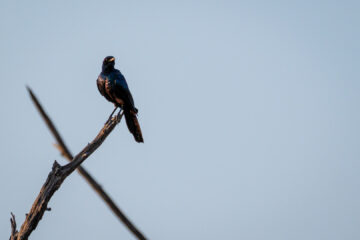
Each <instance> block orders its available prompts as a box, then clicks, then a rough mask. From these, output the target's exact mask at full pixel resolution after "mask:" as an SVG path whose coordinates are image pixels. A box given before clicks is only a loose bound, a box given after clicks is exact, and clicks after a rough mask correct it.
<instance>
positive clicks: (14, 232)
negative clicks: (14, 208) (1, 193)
mask: <svg viewBox="0 0 360 240" xmlns="http://www.w3.org/2000/svg"><path fill="white" fill-rule="evenodd" d="M10 223H11V236H10V240H15V239H16V238H17V234H18V231H17V230H16V220H15V215H14V214H13V213H11V218H10Z"/></svg>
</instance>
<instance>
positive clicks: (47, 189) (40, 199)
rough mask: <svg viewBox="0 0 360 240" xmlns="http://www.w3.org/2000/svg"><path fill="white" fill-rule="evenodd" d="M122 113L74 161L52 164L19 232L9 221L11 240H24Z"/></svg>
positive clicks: (13, 218)
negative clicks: (63, 185)
mask: <svg viewBox="0 0 360 240" xmlns="http://www.w3.org/2000/svg"><path fill="white" fill-rule="evenodd" d="M122 115H123V114H122V113H120V112H119V113H118V114H117V115H116V116H115V117H113V118H112V119H111V120H110V121H109V122H107V123H106V124H105V125H104V127H103V128H102V129H101V130H100V132H99V134H98V135H97V136H96V137H95V139H94V140H93V141H92V142H91V143H89V144H88V145H87V146H86V147H85V148H84V149H83V150H82V151H81V152H80V153H78V154H77V155H76V156H75V157H74V159H73V160H72V161H71V162H69V163H68V164H66V165H64V166H60V165H59V164H58V163H57V162H56V161H55V162H54V164H53V167H52V170H51V172H50V173H49V175H48V177H47V179H46V181H45V183H44V185H43V186H42V188H41V190H40V193H39V195H38V196H37V198H36V199H35V202H34V203H33V205H32V207H31V210H30V212H29V213H28V214H27V215H26V218H25V221H24V223H23V224H22V226H21V228H20V230H19V231H18V232H17V230H16V222H15V217H12V219H11V226H12V231H11V236H10V239H11V240H26V239H28V237H29V236H30V234H31V233H32V231H34V229H35V228H36V227H37V225H38V223H39V222H40V220H41V218H42V216H43V215H44V213H45V211H46V210H47V209H48V208H47V205H48V203H49V201H50V199H51V197H52V196H53V195H54V193H55V192H56V191H57V190H58V189H59V188H60V186H61V184H62V183H63V182H64V180H65V179H66V177H67V176H69V175H70V174H71V173H72V172H73V171H74V170H75V169H76V168H77V167H79V166H80V164H81V163H82V162H84V161H85V160H86V159H87V158H88V157H89V156H90V155H91V154H92V153H93V152H94V151H95V150H96V149H97V148H98V147H99V146H100V145H101V144H102V143H103V142H104V140H105V139H106V137H107V136H108V135H109V134H110V133H111V131H112V130H113V129H114V128H115V126H116V125H117V124H118V123H119V122H120V120H121V118H122Z"/></svg>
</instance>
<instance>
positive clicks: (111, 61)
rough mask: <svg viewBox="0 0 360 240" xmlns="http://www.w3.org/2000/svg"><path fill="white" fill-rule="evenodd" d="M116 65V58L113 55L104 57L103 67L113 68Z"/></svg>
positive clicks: (104, 68) (105, 68)
mask: <svg viewBox="0 0 360 240" xmlns="http://www.w3.org/2000/svg"><path fill="white" fill-rule="evenodd" d="M114 66H115V58H114V57H113V56H108V57H106V58H104V61H103V65H102V69H103V70H112V69H114Z"/></svg>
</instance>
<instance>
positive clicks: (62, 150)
mask: <svg viewBox="0 0 360 240" xmlns="http://www.w3.org/2000/svg"><path fill="white" fill-rule="evenodd" d="M27 90H28V92H29V94H30V97H31V99H32V101H33V103H34V104H35V106H36V108H37V110H38V111H39V113H40V115H41V117H42V118H43V119H44V121H45V123H46V125H47V126H48V128H49V130H50V132H51V133H52V134H53V135H54V137H55V139H56V141H57V144H55V147H56V148H57V149H58V150H59V151H60V153H61V155H62V156H64V158H66V159H67V160H69V161H71V160H72V159H73V156H72V154H71V152H70V150H69V149H68V147H67V146H66V144H65V142H64V140H63V139H62V137H61V136H60V134H59V132H58V131H57V129H56V127H55V125H54V124H53V122H52V121H51V119H50V117H49V116H48V115H47V113H46V112H45V110H44V109H43V107H42V106H41V104H40V102H39V101H38V99H37V98H36V96H35V94H34V93H33V92H32V90H31V89H30V88H29V87H27ZM115 110H116V109H115ZM115 110H114V111H113V112H112V114H114V112H115ZM112 114H111V115H112ZM110 119H111V118H110ZM110 119H109V120H110ZM109 120H108V121H109ZM77 170H78V172H79V174H80V175H81V176H83V177H84V178H85V180H86V181H87V182H88V183H89V184H90V186H91V187H92V188H93V189H94V191H95V192H96V193H98V195H99V196H100V197H101V198H102V199H103V200H104V202H105V203H106V204H107V205H108V207H109V208H110V209H111V210H112V211H113V213H114V214H115V215H116V216H117V217H118V219H119V220H120V221H121V222H122V223H123V224H125V226H126V227H127V228H128V229H129V230H130V231H131V232H132V233H133V234H134V235H135V236H136V237H137V238H138V239H139V240H146V237H145V236H144V235H143V234H142V233H141V232H140V231H139V230H138V229H137V228H136V227H135V225H134V224H133V223H132V222H131V221H130V220H129V219H128V218H127V217H126V215H125V214H124V213H123V212H122V211H121V210H120V208H119V207H118V206H117V205H116V204H115V202H114V201H113V200H112V199H111V198H110V196H109V195H108V194H107V193H106V192H105V191H104V190H103V188H102V187H101V186H100V184H98V183H97V181H96V180H95V179H94V178H93V177H92V176H91V175H90V173H88V171H86V170H85V169H84V168H83V167H81V166H79V167H78V168H77Z"/></svg>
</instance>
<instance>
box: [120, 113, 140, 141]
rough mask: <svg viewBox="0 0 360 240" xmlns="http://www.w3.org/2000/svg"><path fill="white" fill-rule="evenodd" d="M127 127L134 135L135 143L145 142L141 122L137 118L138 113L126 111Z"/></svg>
mask: <svg viewBox="0 0 360 240" xmlns="http://www.w3.org/2000/svg"><path fill="white" fill-rule="evenodd" d="M124 113H125V120H126V125H127V127H128V129H129V131H130V132H131V133H132V135H134V138H135V141H137V142H139V143H140V142H144V139H143V137H142V133H141V128H140V124H139V121H138V119H137V117H136V113H135V112H134V111H132V110H128V109H124Z"/></svg>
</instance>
